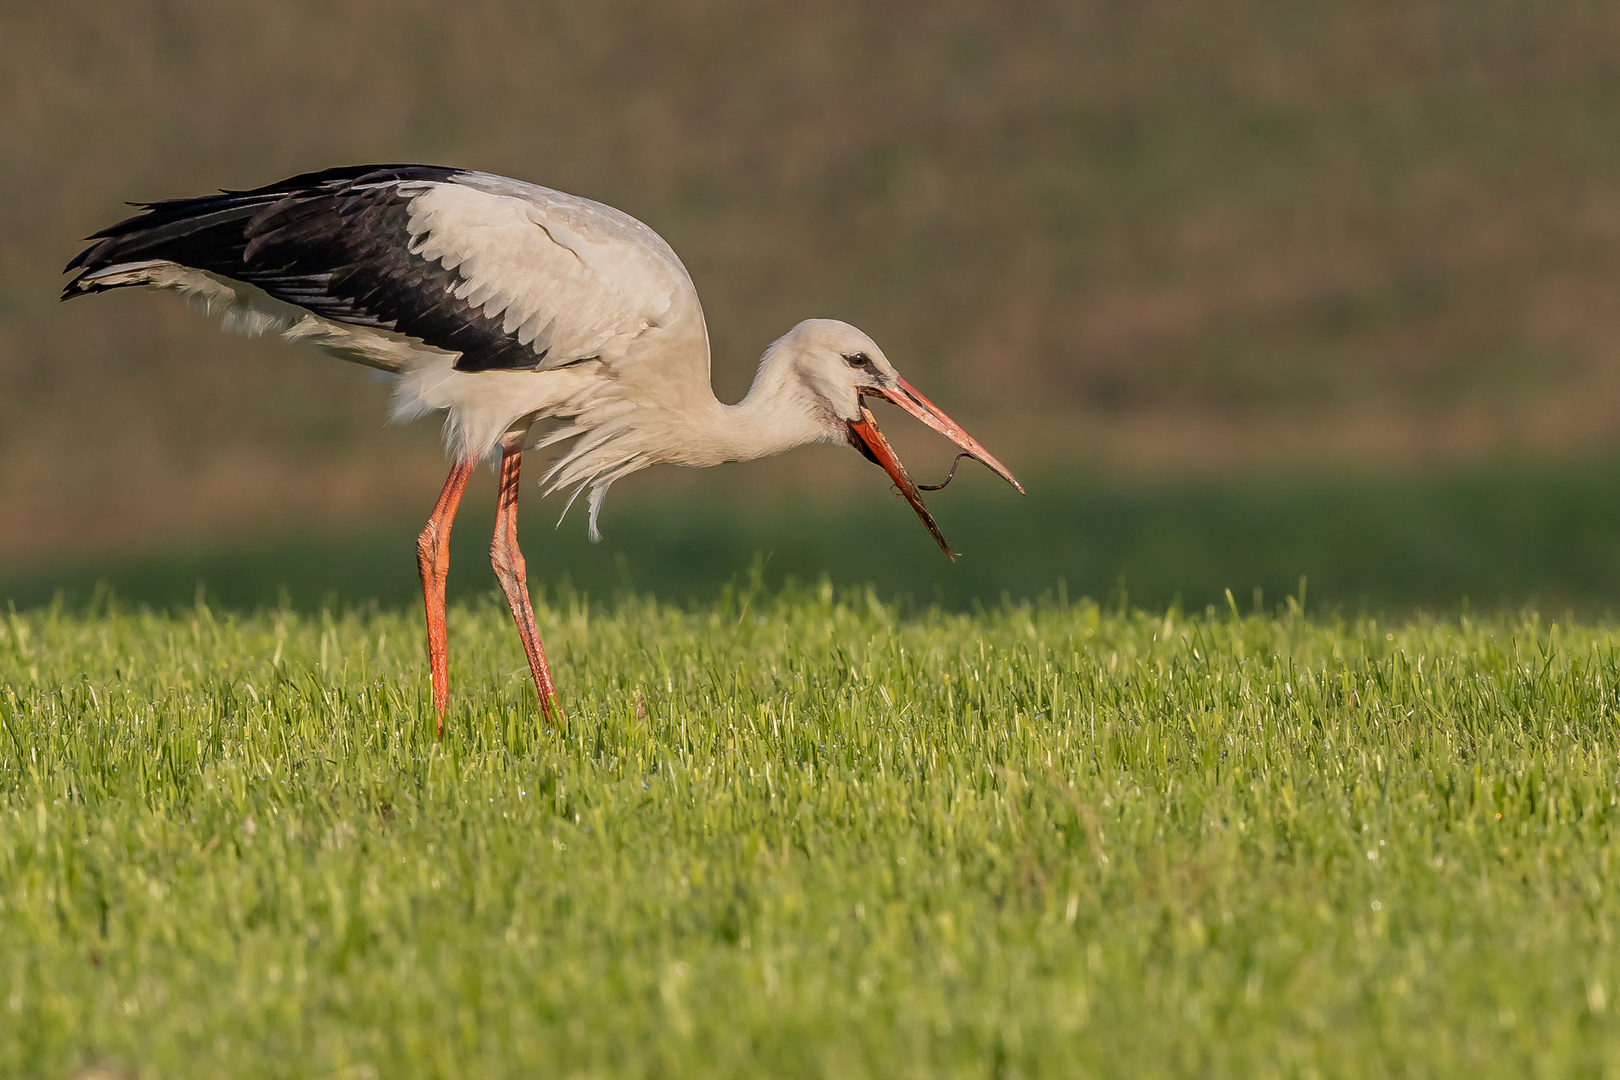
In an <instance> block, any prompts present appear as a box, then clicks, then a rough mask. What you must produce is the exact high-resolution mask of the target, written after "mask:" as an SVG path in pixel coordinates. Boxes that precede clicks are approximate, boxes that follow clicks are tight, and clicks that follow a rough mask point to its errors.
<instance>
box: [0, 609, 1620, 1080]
mask: <svg viewBox="0 0 1620 1080" xmlns="http://www.w3.org/2000/svg"><path fill="white" fill-rule="evenodd" d="M541 621H542V625H543V628H544V630H545V633H546V636H547V641H548V644H549V646H550V648H551V651H552V654H553V657H554V660H555V664H556V667H557V672H558V675H559V678H560V682H561V685H562V686H563V687H564V689H565V703H566V707H567V709H568V717H569V722H568V726H567V729H566V731H564V732H560V733H554V732H548V731H546V730H545V729H543V728H542V727H541V726H540V724H539V721H538V718H537V715H536V710H535V708H534V706H533V704H532V702H531V693H532V691H531V690H530V688H529V687H528V685H527V676H526V674H525V672H524V669H523V663H522V658H521V653H520V652H519V651H518V647H517V644H516V641H515V637H514V635H513V634H512V633H511V631H510V628H509V627H508V626H507V625H506V624H505V616H504V614H503V613H502V612H500V611H499V610H497V609H496V608H495V607H494V605H493V603H492V602H478V603H474V604H471V605H467V606H463V607H461V608H459V609H457V610H455V611H453V613H452V624H451V635H452V636H451V645H452V650H453V651H452V669H451V670H452V679H453V681H454V693H455V697H454V704H453V708H452V715H451V722H450V730H449V736H448V738H447V739H446V740H445V741H444V742H442V743H441V742H437V741H435V740H434V739H433V738H432V736H431V723H430V720H429V718H428V715H427V710H426V707H425V704H424V698H425V693H426V685H425V679H424V674H423V668H424V664H423V662H422V659H421V656H420V653H421V644H420V639H419V630H418V626H417V617H416V615H415V613H414V612H410V611H406V612H404V613H391V612H387V611H381V612H378V611H372V612H369V613H368V612H366V611H363V610H356V611H353V612H351V613H348V614H343V615H331V614H323V615H313V616H311V615H298V614H292V613H277V612H274V611H267V612H262V613H259V614H255V615H243V616H233V615H227V614H221V613H216V612H214V611H212V610H209V609H207V608H198V609H195V610H192V611H189V612H186V611H181V612H176V613H173V614H170V615H161V614H154V613H150V612H134V611H129V610H124V611H117V610H115V611H113V612H111V613H108V612H105V611H98V612H91V613H81V614H71V613H68V612H66V611H65V610H62V609H57V610H52V609H49V608H46V609H34V610H31V611H28V612H25V613H21V614H16V615H13V616H12V617H11V618H9V620H6V621H5V622H4V628H3V631H0V681H3V683H4V691H3V694H0V720H3V721H4V724H3V730H0V1074H4V1075H7V1076H37V1077H42V1078H47V1077H48V1078H54V1077H66V1076H71V1075H73V1074H74V1073H75V1071H76V1070H78V1069H80V1068H82V1067H83V1066H84V1065H85V1064H87V1063H93V1062H112V1061H120V1062H124V1063H128V1064H133V1065H136V1066H138V1067H139V1069H140V1075H141V1077H143V1078H145V1080H154V1078H159V1077H180V1076H185V1077H200V1076H232V1077H254V1076H287V1077H294V1076H297V1077H312V1076H315V1077H318V1076H344V1077H362V1076H379V1077H410V1076H428V1075H442V1076H466V1077H500V1076H540V1075H558V1076H562V1075H580V1076H618V1075H628V1076H638V1075H645V1076H753V1075H767V1074H769V1075H789V1076H792V1075H804V1076H862V1075H865V1076H1035V1075H1116V1076H1159V1075H1206V1076H1245V1077H1247V1076H1311V1075H1320V1076H1358V1077H1361V1076H1418V1075H1468V1076H1470V1077H1482V1076H1527V1075H1535V1076H1547V1077H1553V1076H1559V1077H1562V1076H1572V1075H1594V1076H1595V1075H1602V1074H1607V1073H1610V1072H1612V1071H1614V1070H1615V1069H1616V1068H1617V1067H1620V1024H1617V1018H1616V1009H1620V942H1617V940H1616V928H1617V925H1620V893H1617V892H1616V889H1615V884H1614V878H1613V874H1614V872H1615V865H1616V860H1617V855H1620V852H1617V850H1616V847H1617V845H1616V827H1615V821H1616V818H1615V815H1616V806H1617V789H1616V782H1615V770H1614V762H1615V760H1616V756H1617V754H1620V731H1617V728H1616V712H1617V708H1620V702H1617V693H1620V670H1617V669H1620V626H1616V625H1614V624H1609V623H1602V624H1570V623H1566V622H1549V621H1544V620H1543V619H1542V618H1540V617H1538V616H1535V615H1525V616H1522V617H1487V618H1470V617H1466V616H1460V617H1457V618H1455V619H1451V620H1445V621H1436V620H1428V619H1421V618H1419V619H1415V620H1412V621H1406V622H1395V623H1383V622H1377V621H1372V620H1363V621H1352V622H1342V621H1333V620H1329V619H1321V620H1319V619H1315V618H1313V617H1311V616H1309V615H1308V614H1304V613H1301V612H1300V611H1299V609H1298V606H1297V605H1296V604H1293V603H1288V604H1285V605H1282V606H1279V607H1276V608H1274V609H1272V610H1271V611H1269V612H1267V613H1261V614H1242V613H1240V610H1239V606H1238V605H1236V604H1233V605H1229V606H1228V605H1225V604H1223V605H1222V606H1221V607H1219V608H1211V609H1208V610H1204V611H1201V612H1197V613H1193V614H1184V613H1182V612H1180V611H1177V610H1174V609H1172V610H1170V611H1169V612H1168V613H1166V612H1165V611H1163V610H1160V611H1154V612H1142V611H1134V612H1111V611H1108V610H1103V609H1099V608H1098V607H1096V606H1095V605H1091V604H1089V603H1088V604H1075V605H1063V604H1059V603H1056V602H1054V603H1050V604H1046V605H1044V606H1042V605H1037V606H1012V605H1009V606H1002V607H999V608H995V609H992V610H988V611H984V612H981V613H980V614H977V615H953V614H948V613H944V612H942V611H939V610H933V611H929V610H918V611H916V612H915V613H913V614H910V615H907V616H906V617H904V618H902V617H900V616H898V615H897V613H896V610H895V609H894V608H891V607H885V606H884V605H882V604H880V603H878V602H877V601H876V600H875V599H874V598H873V597H872V596H871V595H870V594H867V593H862V592H856V591H849V592H843V591H839V590H835V589H834V588H832V587H831V586H830V585H828V586H821V587H816V586H812V587H808V588H802V589H792V590H788V591H785V592H781V593H778V594H769V593H762V592H759V591H757V590H754V589H751V588H749V587H747V586H746V585H745V586H743V587H742V588H739V589H736V590H731V591H728V592H727V593H726V594H725V595H724V596H723V597H722V598H721V599H720V600H719V601H718V602H715V603H710V604H707V605H700V606H697V607H694V608H691V609H688V610H677V609H674V608H670V607H660V606H655V605H653V604H651V603H648V602H645V601H640V602H634V601H625V602H623V603H621V604H620V605H618V606H617V607H615V608H612V609H601V608H597V609H591V608H588V607H585V606H581V605H573V606H562V607H559V606H554V605H543V606H542V610H541Z"/></svg>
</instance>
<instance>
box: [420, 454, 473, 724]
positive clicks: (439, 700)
mask: <svg viewBox="0 0 1620 1080" xmlns="http://www.w3.org/2000/svg"><path fill="white" fill-rule="evenodd" d="M472 470H473V467H472V462H470V461H461V462H457V463H456V464H455V465H454V466H453V467H452V468H451V469H450V475H449V477H447V478H446V479H445V482H444V490H443V491H441V492H439V502H438V504H437V505H436V506H434V507H433V516H432V517H430V518H428V523H427V527H426V528H424V529H423V530H422V534H421V535H420V536H418V537H417V538H416V566H417V569H419V570H420V571H421V572H422V599H423V600H424V602H425V603H426V604H427V626H428V666H429V668H430V669H431V670H432V678H433V707H434V708H435V709H437V710H438V711H439V727H438V731H439V735H440V736H441V737H442V736H443V735H444V707H445V706H446V705H447V704H448V703H449V701H450V673H449V669H448V668H447V666H446V664H445V657H444V644H445V643H444V579H445V578H446V577H447V576H448V575H449V573H450V524H451V522H452V521H454V520H455V517H456V507H458V506H460V505H461V493H462V492H463V491H466V490H467V480H468V479H469V478H470V477H471V476H472Z"/></svg>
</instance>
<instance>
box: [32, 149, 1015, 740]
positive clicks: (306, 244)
mask: <svg viewBox="0 0 1620 1080" xmlns="http://www.w3.org/2000/svg"><path fill="white" fill-rule="evenodd" d="M93 239H94V240H96V241H97V242H96V243H94V244H92V246H90V247H89V248H87V249H86V250H85V251H84V252H82V253H81V254H80V255H79V256H78V257H77V258H76V259H74V260H73V262H72V263H70V264H69V266H68V269H69V270H70V271H77V275H76V276H75V277H74V278H73V279H71V280H70V281H69V282H68V285H67V287H66V288H65V290H64V293H63V295H64V298H67V297H70V296H75V295H79V294H82V293H87V292H97V291H101V290H105V289H109V288H117V287H122V286H129V285H144V286H150V287H156V288H162V289H171V290H175V291H178V292H181V293H183V294H185V295H187V296H189V297H191V298H192V299H194V300H196V301H198V302H200V303H201V304H203V305H204V306H205V307H207V308H208V309H210V310H211V311H214V312H217V313H218V314H220V315H221V316H222V317H223V318H224V321H225V324H226V326H227V327H229V328H231V329H234V330H238V331H242V332H245V333H249V334H266V333H275V334H279V335H280V336H282V337H283V338H286V339H288V340H290V341H303V342H308V343H311V344H314V345H317V346H319V347H321V348H324V349H326V350H328V351H329V352H332V353H333V354H335V355H337V356H340V357H342V358H344V359H347V360H352V361H355V362H358V363H363V364H367V365H369V366H372V367H375V368H379V369H381V370H383V371H387V372H390V373H392V374H394V376H395V396H394V415H395V416H396V417H399V418H402V419H406V418H412V417H417V416H421V415H424V414H427V413H431V412H439V411H442V412H444V413H445V443H446V447H447V449H448V451H449V454H450V456H451V458H452V460H453V462H454V463H455V464H454V466H453V468H452V470H451V475H450V478H449V480H448V481H447V482H446V485H445V491H444V493H443V494H442V495H441V496H440V502H439V506H438V507H437V508H436V509H435V512H434V516H433V517H432V518H431V519H430V520H429V523H428V527H427V529H425V530H424V531H423V534H422V537H421V538H420V539H419V542H418V552H419V557H420V561H421V565H422V577H423V587H424V593H425V595H426V598H427V605H428V623H429V654H430V660H431V661H432V670H433V691H434V701H435V705H436V706H437V707H438V710H439V712H440V714H441V729H442V714H443V711H444V707H445V701H446V692H447V686H446V681H445V674H444V649H443V570H444V558H443V555H444V550H445V547H444V545H445V542H446V540H447V537H448V532H449V526H450V522H451V520H452V519H453V516H454V513H455V508H456V505H457V503H458V502H459V499H460V495H461V491H462V489H463V488H464V486H465V484H466V480H467V477H468V475H469V474H470V471H471V466H472V464H473V463H475V462H477V461H480V460H483V459H485V458H488V457H489V456H490V455H492V454H493V453H494V452H495V451H496V449H497V448H499V449H500V451H501V480H502V486H501V492H502V499H501V504H500V505H501V509H500V516H499V517H498V519H497V533H496V541H495V544H494V546H493V548H492V554H493V557H494V562H495V566H496V571H497V574H498V576H500V578H501V581H502V585H503V587H504V588H505V589H506V592H507V596H508V599H509V600H510V602H511V604H512V610H513V615H514V617H515V618H516V619H517V622H518V627H519V630H520V632H521V633H522V635H523V639H524V646H525V650H526V651H527V652H528V655H529V660H530V664H531V667H532V668H533V673H534V677H535V683H536V686H537V688H538V690H539V691H540V694H541V701H542V704H543V705H544V706H545V707H546V708H547V710H548V712H549V710H550V708H551V707H552V706H553V704H554V701H553V697H554V690H553V688H552V685H551V676H550V671H549V668H548V667H547V665H546V662H545V656H544V651H543V649H542V648H541V647H540V643H539V634H538V629H537V628H536V627H535V625H534V619H533V613H532V609H530V607H529V599H528V591H527V586H526V583H525V581H524V574H523V565H522V556H521V553H520V552H518V550H517V545H516V531H515V530H516V524H515V522H516V518H515V513H516V498H517V495H516V491H517V477H518V469H519V461H520V457H521V452H522V450H523V447H524V443H525V441H526V440H527V439H528V436H529V433H530V431H531V430H532V429H535V428H536V427H537V425H538V427H539V431H540V438H539V440H538V442H537V443H536V444H535V445H537V446H542V447H549V446H558V445H562V444H566V443H570V441H571V445H567V446H566V447H565V448H564V449H563V451H562V453H561V456H560V457H559V458H558V460H557V461H556V462H555V463H554V464H553V465H552V467H551V469H550V470H549V471H548V472H547V473H546V475H545V481H544V482H545V484H546V490H547V491H548V493H549V492H551V491H556V490H559V489H561V490H566V491H568V492H569V493H570V494H569V504H572V502H573V500H574V499H575V498H577V496H578V495H579V494H580V493H581V492H582V491H585V490H587V489H589V491H590V498H589V505H590V531H591V535H592V537H593V539H594V538H596V537H597V535H598V534H597V515H598V513H599V511H600V509H601V505H602V499H603V497H604V496H605V494H606V493H607V490H608V488H609V487H610V486H611V485H612V484H613V482H614V481H616V480H618V479H620V478H621V477H623V476H626V475H628V474H629V473H631V472H634V471H636V470H638V469H642V468H645V467H647V466H649V465H655V464H679V465H693V466H706V465H714V464H718V463H721V462H725V461H737V460H746V459H751V458H756V457H761V456H764V455H766V454H773V453H777V452H779V451H782V450H786V449H789V448H790V447H793V446H798V445H802V444H804V443H807V442H814V441H829V440H831V441H848V442H850V443H851V444H852V445H854V446H855V447H856V448H857V449H859V450H860V451H861V452H862V453H863V454H865V455H866V456H867V457H868V458H871V459H872V460H873V461H876V462H878V463H879V464H881V465H883V467H884V468H885V469H886V470H887V471H888V472H889V474H890V476H891V477H892V478H893V480H894V482H895V484H896V486H897V487H898V488H899V489H900V491H901V493H902V494H904V495H905V496H906V498H907V499H908V501H910V502H911V504H912V506H913V508H914V509H915V510H916V511H917V513H918V515H919V516H920V517H921V518H922V520H923V522H924V524H925V525H927V527H928V528H929V530H930V532H932V533H933V535H934V536H935V539H936V540H937V541H938V542H939V544H940V546H941V548H942V549H944V550H945V551H946V554H949V553H950V552H949V548H947V547H946V545H945V542H944V539H943V537H941V536H940V535H939V531H938V529H937V528H936V527H935V526H934V524H933V521H932V519H931V518H930V517H929V516H928V513H927V511H926V509H925V508H924V507H923V504H922V501H921V498H920V496H919V495H918V492H917V489H916V487H915V485H913V484H912V483H911V481H910V479H909V478H908V477H907V476H906V474H905V470H904V469H903V468H902V467H901V466H900V464H899V461H898V459H896V458H895V457H894V455H893V452H892V450H890V449H889V447H888V445H887V442H886V441H885V440H884V439H883V437H882V435H881V433H879V432H878V430H877V427H876V424H875V422H874V421H873V419H872V416H871V413H870V411H869V410H867V408H866V406H865V403H864V400H863V399H864V398H865V397H867V396H878V397H883V398H886V399H888V400H890V401H893V402H894V403H896V404H898V405H900V406H901V407H903V408H905V409H907V410H908V411H910V412H911V413H913V414H914V415H916V416H918V417H919V418H920V419H922V420H923V421H924V422H925V423H927V424H929V425H930V426H931V427H934V428H935V429H936V430H938V431H940V432H942V433H944V434H946V435H947V436H949V437H950V438H951V439H953V440H954V441H955V442H957V444H958V445H960V446H961V447H962V448H963V450H964V452H966V453H968V454H970V455H972V456H974V457H976V458H978V459H979V460H981V461H983V462H985V463H986V464H987V465H989V466H990V467H991V468H992V469H994V470H995V471H996V472H997V473H999V474H1000V475H1002V476H1003V477H1004V478H1005V479H1006V480H1008V482H1010V483H1012V484H1013V485H1014V486H1017V481H1016V480H1014V479H1013V477H1012V474H1011V473H1010V472H1008V471H1007V470H1006V469H1005V468H1004V467H1003V466H1002V465H1001V464H1000V463H999V462H997V461H996V460H995V458H994V457H992V456H991V455H990V454H989V453H988V452H986V451H985V450H984V448H983V447H982V446H980V445H979V444H978V443H977V442H975V441H974V440H973V439H971V438H970V437H969V436H968V435H967V434H966V432H964V431H962V429H961V428H960V427H959V426H957V425H956V424H955V423H954V422H953V421H951V420H950V419H949V417H947V416H945V414H944V413H943V412H941V411H940V410H939V409H938V408H937V407H935V406H933V405H932V404H931V403H930V402H928V400H927V399H926V398H924V397H922V395H921V394H919V393H917V392H916V390H915V389H914V388H912V387H911V386H910V385H909V384H908V383H906V382H905V380H903V379H901V378H900V377H899V375H898V374H897V373H896V372H895V371H894V368H893V367H892V365H890V364H889V362H888V360H887V359H886V358H885V357H884V355H883V353H882V351H881V350H880V349H879V348H878V347H877V345H876V343H874V342H873V341H872V340H871V339H870V338H869V337H867V336H866V335H865V334H863V333H861V332H860V331H859V330H857V329H855V328H854V327H853V326H850V325H848V324H847V323H841V322H837V321H834V320H825V319H812V320H807V321H805V322H802V323H800V324H799V325H798V326H795V327H794V328H793V329H792V330H790V331H789V332H788V333H787V334H785V335H784V336H783V337H782V338H780V339H778V340H777V341H776V342H775V343H773V344H772V345H771V346H770V347H769V348H768V349H767V350H766V351H765V354H764V356H763V358H762V359H761V362H760V368H759V373H758V375H757V376H756V377H755V379H754V383H753V386H752V388H751V389H750V390H749V393H748V395H747V397H745V398H744V399H743V400H742V401H741V402H739V403H737V404H735V405H725V404H722V403H721V402H719V401H718V400H716V399H715V397H714V394H713V391H712V390H711V389H710V386H709V339H708V331H707V328H706V327H705V325H704V320H703V309H702V306H701V304H700V303H699V301H698V296H697V291H696V289H694V288H693V285H692V280H691V278H690V277H689V276H688V275H687V273H686V268H685V267H684V266H682V265H681V261H680V259H679V258H678V257H677V256H676V254H675V252H674V251H672V250H671V249H670V247H669V245H668V244H666V243H665V242H664V240H663V238H662V237H660V236H659V235H658V234H657V233H655V232H654V231H653V230H652V229H650V228H648V227H647V226H646V225H643V224H642V223H641V222H639V221H637V220H636V219H635V218H632V217H630V216H629V215H627V214H624V213H622V212H621V211H618V210H615V209H614V208H612V207H610V206H604V205H603V204H601V203H597V202H593V201H591V200H589V199H584V198H580V197H578V196H574V195H566V194H564V193H562V192H558V191H553V190H551V189H549V188H543V187H539V186H537V185H534V184H528V183H523V182H521V181H517V180H511V179H508V178H506V177H501V176H494V175H490V174H488V173H477V172H465V171H461V170H456V169H446V168H442V167H437V166H421V165H393V166H358V167H351V168H345V169H334V170H328V171H326V172H321V173H311V174H306V175H303V176H297V177H292V178H290V179H288V180H285V181H281V182H280V183H277V184H271V185H267V186H266V187H263V188H256V189H253V190H251V191H242V192H222V193H221V194H219V195H213V196H203V197H201V198H196V199H177V200H170V201H167V202H161V203H153V204H148V205H147V206H146V210H145V213H143V214H139V215H137V216H135V217H133V218H130V219H128V220H126V221H123V222H120V223H119V224H117V225H114V226H112V227H110V228H108V229H106V230H104V231H103V232H101V233H98V234H97V235H96V237H94V238H93ZM1019 490H1022V488H1020V489H1019ZM564 513H566V507H565V510H564Z"/></svg>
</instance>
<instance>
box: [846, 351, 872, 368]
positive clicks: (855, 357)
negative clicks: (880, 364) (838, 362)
mask: <svg viewBox="0 0 1620 1080" xmlns="http://www.w3.org/2000/svg"><path fill="white" fill-rule="evenodd" d="M871 362H872V358H871V357H870V356H867V355H866V354H865V353H863V352H857V353H845V354H844V363H846V364H848V365H849V366H850V367H857V368H863V367H865V366H866V365H868V364H870V363H871Z"/></svg>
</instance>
